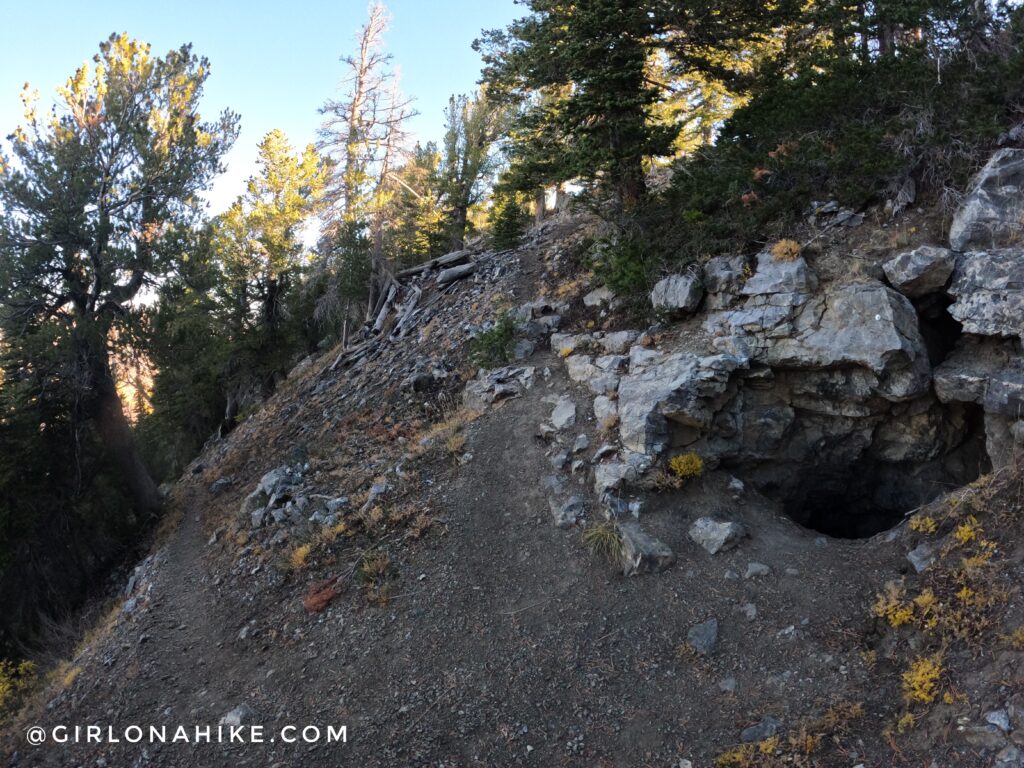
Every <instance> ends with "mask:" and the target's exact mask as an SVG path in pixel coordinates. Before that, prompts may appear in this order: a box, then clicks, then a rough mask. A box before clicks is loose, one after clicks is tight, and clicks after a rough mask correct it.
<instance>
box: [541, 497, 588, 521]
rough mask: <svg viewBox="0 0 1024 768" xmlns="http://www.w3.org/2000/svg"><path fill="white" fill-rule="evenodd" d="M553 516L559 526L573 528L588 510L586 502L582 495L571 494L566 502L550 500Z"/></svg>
mask: <svg viewBox="0 0 1024 768" xmlns="http://www.w3.org/2000/svg"><path fill="white" fill-rule="evenodd" d="M550 506H551V516H552V517H553V518H554V522H555V525H556V526H557V527H558V528H571V527H572V526H573V525H575V524H576V521H577V520H579V519H580V518H581V517H583V513H584V512H586V508H587V507H586V502H585V501H584V500H583V499H582V497H580V496H570V497H569V499H568V500H567V501H565V502H559V501H556V500H554V499H552V500H551V502H550Z"/></svg>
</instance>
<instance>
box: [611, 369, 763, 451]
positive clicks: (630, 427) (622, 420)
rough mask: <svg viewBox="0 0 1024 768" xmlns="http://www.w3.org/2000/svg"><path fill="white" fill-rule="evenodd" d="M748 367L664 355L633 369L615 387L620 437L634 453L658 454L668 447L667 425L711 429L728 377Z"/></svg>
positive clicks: (727, 384) (727, 385) (726, 387)
mask: <svg viewBox="0 0 1024 768" xmlns="http://www.w3.org/2000/svg"><path fill="white" fill-rule="evenodd" d="M746 364H747V361H746V360H745V359H744V358H742V357H738V356H735V355H710V356H706V357H699V356H697V355H694V354H690V353H685V352H684V353H676V354H672V355H668V356H666V357H664V358H663V359H659V360H658V361H657V362H653V361H652V363H651V364H649V365H634V366H633V367H632V368H631V370H630V373H629V374H628V375H626V376H623V377H622V380H621V381H620V383H619V401H618V402H619V437H620V439H621V440H622V444H623V445H624V446H625V447H626V448H627V449H629V450H631V451H635V452H637V453H649V454H654V455H657V454H660V453H661V452H662V451H663V450H664V449H665V447H666V446H667V444H668V436H669V429H668V422H669V421H672V422H674V423H676V424H678V425H682V426H688V427H692V428H694V429H697V430H703V429H707V428H708V427H710V426H711V421H712V418H713V417H714V415H715V412H716V411H717V410H718V409H719V408H720V407H721V406H722V405H723V402H722V396H723V395H724V394H725V393H726V391H727V390H728V388H729V382H730V379H731V375H732V373H733V372H734V371H736V370H737V369H739V368H742V367H745V366H746Z"/></svg>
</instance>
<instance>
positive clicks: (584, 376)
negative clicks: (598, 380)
mask: <svg viewBox="0 0 1024 768" xmlns="http://www.w3.org/2000/svg"><path fill="white" fill-rule="evenodd" d="M565 372H566V373H567V374H568V375H569V378H570V379H572V380H573V381H575V382H577V383H579V384H585V383H587V382H588V381H590V380H591V379H592V378H594V377H595V376H597V375H598V373H599V370H598V368H597V366H595V365H594V362H593V358H592V357H590V356H589V355H570V356H569V357H567V358H565Z"/></svg>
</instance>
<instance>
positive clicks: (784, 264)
mask: <svg viewBox="0 0 1024 768" xmlns="http://www.w3.org/2000/svg"><path fill="white" fill-rule="evenodd" d="M817 287H818V278H817V276H816V275H815V274H814V272H813V271H812V270H811V268H810V267H808V266H807V262H806V261H804V259H803V257H802V256H798V257H797V258H795V259H789V260H780V259H777V258H775V257H774V256H772V254H771V253H769V252H767V251H764V252H762V253H759V254H758V256H757V268H756V269H755V271H754V274H753V275H752V276H751V277H750V279H749V280H747V282H746V283H744V284H743V287H742V288H741V289H740V293H741V294H743V295H744V296H759V295H767V294H773V293H811V292H813V291H814V290H815V289H816V288H817Z"/></svg>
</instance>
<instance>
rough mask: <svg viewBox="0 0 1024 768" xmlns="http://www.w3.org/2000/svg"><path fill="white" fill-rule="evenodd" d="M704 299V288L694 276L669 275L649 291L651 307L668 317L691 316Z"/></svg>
mask: <svg viewBox="0 0 1024 768" xmlns="http://www.w3.org/2000/svg"><path fill="white" fill-rule="evenodd" d="M703 297H704V286H703V285H701V282H700V279H699V278H698V277H697V276H696V275H669V276H668V277H666V278H664V279H663V280H661V281H659V282H658V283H657V285H655V286H654V290H652V291H651V306H653V307H654V308H655V309H656V310H659V311H662V312H666V313H668V314H670V315H683V314H692V313H694V312H696V311H697V307H699V306H700V300H701V299H702V298H703Z"/></svg>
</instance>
